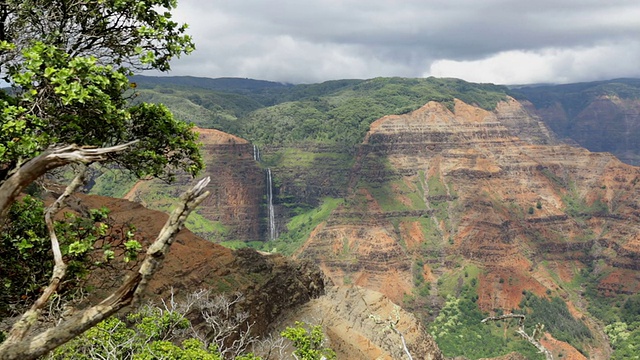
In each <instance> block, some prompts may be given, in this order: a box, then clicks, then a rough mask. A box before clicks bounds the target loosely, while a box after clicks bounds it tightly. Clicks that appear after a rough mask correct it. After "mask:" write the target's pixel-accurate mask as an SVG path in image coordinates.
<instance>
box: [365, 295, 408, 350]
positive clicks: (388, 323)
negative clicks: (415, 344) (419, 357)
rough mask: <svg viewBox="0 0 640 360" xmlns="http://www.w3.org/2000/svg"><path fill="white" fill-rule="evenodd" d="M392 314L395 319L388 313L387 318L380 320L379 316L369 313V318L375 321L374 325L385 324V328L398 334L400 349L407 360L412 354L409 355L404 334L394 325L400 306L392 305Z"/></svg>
mask: <svg viewBox="0 0 640 360" xmlns="http://www.w3.org/2000/svg"><path fill="white" fill-rule="evenodd" d="M393 315H394V317H395V319H392V318H391V315H389V317H388V318H387V320H382V319H380V316H378V315H374V314H370V315H369V318H370V319H372V320H373V321H374V322H375V323H376V325H386V327H385V330H391V331H393V332H394V333H396V335H398V336H400V340H401V341H402V350H403V351H404V353H405V354H406V355H407V358H408V359H409V360H413V356H411V353H410V352H409V348H408V347H407V342H406V340H405V339H404V334H403V333H402V332H401V331H400V330H398V328H397V326H396V325H398V323H399V322H400V307H399V306H398V305H395V306H394V308H393Z"/></svg>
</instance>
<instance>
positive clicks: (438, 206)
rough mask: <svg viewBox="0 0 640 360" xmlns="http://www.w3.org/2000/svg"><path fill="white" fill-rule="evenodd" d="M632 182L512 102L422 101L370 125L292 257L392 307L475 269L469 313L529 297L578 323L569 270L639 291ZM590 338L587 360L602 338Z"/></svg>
mask: <svg viewBox="0 0 640 360" xmlns="http://www.w3.org/2000/svg"><path fill="white" fill-rule="evenodd" d="M523 121H524V124H525V126H523V127H519V126H518V124H520V123H522V122H523ZM516 135H519V136H516ZM544 144H550V145H544ZM638 181H640V169H638V168H635V167H632V166H628V165H625V164H623V163H621V162H620V161H618V160H617V159H616V158H614V157H613V156H611V155H609V154H602V153H591V152H589V151H587V150H585V149H582V148H577V147H571V146H567V145H559V144H556V142H555V141H554V139H553V138H552V137H551V136H550V134H549V132H548V131H547V130H546V128H545V127H544V126H543V125H541V123H540V121H539V119H537V118H536V117H534V116H532V115H530V113H529V112H528V111H527V110H526V109H525V108H524V107H523V106H522V105H520V104H519V103H518V102H517V101H515V100H513V99H509V100H508V101H506V102H504V103H501V104H499V105H498V107H497V108H496V110H495V111H493V112H490V111H486V110H482V109H480V108H477V107H473V106H470V105H467V104H465V103H463V102H461V101H456V102H455V108H454V111H450V110H449V109H447V108H446V107H445V106H443V105H442V104H440V103H436V102H430V103H428V104H426V105H425V106H424V107H422V108H420V109H419V110H416V111H414V112H412V113H410V114H406V115H394V116H386V117H383V118H381V119H379V120H378V121H376V122H374V123H373V124H372V125H371V129H370V131H369V133H368V135H367V137H366V139H365V141H364V143H363V145H362V146H361V148H360V152H359V154H358V156H357V159H356V163H355V165H354V167H353V170H352V173H351V177H350V186H351V193H350V195H349V197H348V198H347V200H346V201H345V203H344V204H343V205H341V206H340V207H339V208H338V209H337V210H335V211H334V212H333V213H332V215H331V217H330V218H329V220H328V221H326V222H324V223H322V224H321V225H320V226H318V227H317V228H316V229H315V230H314V232H313V233H312V235H311V237H310V238H309V240H308V241H307V242H306V244H305V245H304V246H303V248H301V249H300V251H299V252H298V254H297V256H298V257H299V258H309V259H314V260H316V261H318V262H319V263H320V266H321V267H322V269H323V270H324V271H325V273H326V274H327V275H328V276H329V277H330V278H331V279H332V280H333V281H334V282H335V283H336V284H349V283H352V284H356V285H360V286H363V287H366V288H369V289H373V290H376V291H380V292H382V293H384V294H386V295H387V296H389V297H390V298H391V299H393V300H394V301H401V300H402V299H403V297H404V296H405V294H407V295H409V294H415V293H416V290H419V287H424V286H425V285H424V283H425V282H426V283H430V286H431V293H432V294H434V293H435V294H437V293H438V291H440V293H441V294H442V293H452V292H453V293H455V292H456V291H459V290H456V289H459V287H460V286H462V285H463V284H466V282H467V281H468V280H467V279H466V277H467V276H468V274H467V270H466V269H467V268H472V267H478V268H479V269H480V271H479V272H478V275H477V281H478V284H479V286H478V287H477V289H478V290H477V291H478V299H477V302H478V304H479V306H480V308H481V309H482V310H484V311H494V310H498V309H500V310H504V311H507V312H508V311H511V309H514V308H518V307H519V304H520V301H521V300H522V297H523V294H524V293H525V291H528V292H531V293H534V294H536V295H538V296H540V297H547V296H560V297H562V298H563V299H565V301H566V302H567V303H568V304H569V308H570V309H571V310H572V311H573V312H574V317H577V318H579V317H580V316H582V315H584V314H586V311H585V309H584V307H582V306H583V304H580V303H579V302H578V303H574V302H573V301H574V300H571V299H575V297H574V295H576V292H575V291H573V290H570V289H569V284H570V283H571V282H572V281H573V280H575V279H577V278H578V277H579V276H580V275H579V274H580V272H581V270H583V269H586V270H585V271H596V272H597V273H598V274H608V275H606V276H600V275H599V276H598V281H599V283H598V286H599V289H600V290H601V291H603V292H606V291H610V292H633V291H637V290H638V286H640V273H639V272H638V271H637V270H638V266H637V259H638V258H640V227H639V225H638V220H639V216H640V212H639V210H638V209H639V206H640V203H639V202H638V201H639V200H638V199H639V197H638V195H639V192H640V189H639V187H638V185H637V183H638ZM594 267H595V268H596V269H597V270H594ZM463 269H465V270H464V272H465V275H464V276H463V274H462V272H463ZM472 277H473V276H472ZM622 277H624V278H625V281H619V280H620V279H621V278H622ZM474 286H475V285H474ZM588 325H590V326H592V327H593V328H594V329H595V328H596V326H595V325H594V324H593V323H589V324H588ZM594 336H595V337H596V340H594V342H593V343H594V344H597V345H593V349H592V354H595V355H594V356H596V358H597V354H598V351H599V350H598V348H597V347H598V346H604V345H602V344H606V341H605V340H604V339H603V338H602V336H600V335H599V332H598V331H597V329H595V330H594ZM604 347H606V346H604Z"/></svg>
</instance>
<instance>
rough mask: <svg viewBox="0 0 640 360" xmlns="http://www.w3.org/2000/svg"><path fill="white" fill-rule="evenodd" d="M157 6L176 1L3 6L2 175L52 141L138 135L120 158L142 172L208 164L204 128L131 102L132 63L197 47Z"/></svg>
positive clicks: (158, 64)
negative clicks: (200, 135)
mask: <svg viewBox="0 0 640 360" xmlns="http://www.w3.org/2000/svg"><path fill="white" fill-rule="evenodd" d="M156 6H163V7H165V8H168V9H171V8H173V7H174V6H175V1H169V0H163V1H147V2H144V3H140V2H137V1H133V0H110V1H70V0H57V1H53V2H50V1H40V0H29V1H7V2H6V3H5V4H3V7H2V8H1V9H0V12H4V13H5V15H6V16H5V17H0V18H1V19H2V20H3V22H2V23H0V28H1V29H2V30H3V31H0V76H1V77H2V78H3V80H4V81H6V82H7V83H9V84H10V85H11V86H12V91H11V92H10V93H6V92H4V91H0V114H2V115H1V116H0V127H1V128H2V132H0V182H2V181H4V180H5V179H6V178H7V177H8V176H9V175H10V174H11V173H13V172H14V171H15V170H16V169H17V168H18V167H19V166H20V165H22V164H23V163H24V162H26V161H27V160H29V159H30V158H33V157H35V156H37V155H38V154H40V153H41V152H42V151H44V150H45V149H46V148H47V147H49V146H50V145H53V144H74V143H75V144H80V145H85V146H105V145H114V144H118V143H124V142H128V141H131V140H136V139H137V140H139V142H138V143H137V144H136V145H135V146H133V147H132V148H131V150H130V151H129V152H127V153H125V154H122V155H119V156H113V157H112V159H111V160H113V161H116V162H118V163H120V164H121V165H122V166H124V167H125V168H128V169H131V170H132V171H133V172H134V173H135V174H136V175H139V176H144V175H155V176H160V175H166V176H167V178H171V174H172V172H173V171H176V170H177V169H182V170H185V171H187V172H189V173H192V174H195V173H196V172H198V171H199V170H200V169H201V168H202V167H203V164H202V161H201V158H200V155H199V151H198V147H197V144H196V135H195V134H193V133H192V132H191V131H190V126H189V125H187V124H184V123H182V122H179V121H176V120H174V119H173V116H172V115H171V113H170V112H169V111H168V110H167V108H166V107H164V106H162V105H150V104H138V105H135V106H130V105H128V102H127V98H126V97H125V96H124V94H125V92H126V91H127V90H129V88H130V84H129V81H128V79H127V77H126V75H130V74H131V69H132V68H156V69H160V70H167V69H168V68H169V63H168V61H169V60H170V59H171V58H172V57H173V56H178V55H180V54H181V53H185V52H189V51H191V50H192V49H193V44H192V43H191V40H190V38H189V37H188V36H186V35H184V34H183V32H184V29H185V28H184V26H179V25H178V24H177V23H175V22H173V21H171V20H169V19H170V13H168V12H165V13H160V12H158V10H159V8H158V9H156Z"/></svg>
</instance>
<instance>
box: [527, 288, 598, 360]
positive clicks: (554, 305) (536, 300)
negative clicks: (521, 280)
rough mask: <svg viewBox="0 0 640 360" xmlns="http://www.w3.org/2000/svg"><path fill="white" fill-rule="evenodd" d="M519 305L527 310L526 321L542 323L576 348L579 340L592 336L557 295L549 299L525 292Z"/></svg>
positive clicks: (554, 334)
mask: <svg viewBox="0 0 640 360" xmlns="http://www.w3.org/2000/svg"><path fill="white" fill-rule="evenodd" d="M520 307H521V308H523V309H525V311H527V312H529V314H528V319H527V320H528V321H530V322H531V323H533V324H537V323H540V324H544V325H545V326H546V328H547V329H548V331H549V332H550V333H551V334H553V337H555V338H556V339H558V340H561V341H565V342H567V343H569V344H571V345H573V346H574V347H575V348H577V349H580V348H581V347H580V343H581V342H583V341H585V340H589V339H591V337H592V336H591V331H589V328H587V326H586V325H585V324H584V323H583V322H581V321H579V320H577V319H575V318H574V317H573V316H572V315H571V313H570V312H569V309H568V308H567V304H566V303H565V302H564V301H563V300H562V299H561V298H559V297H553V298H551V300H549V299H546V298H540V297H537V296H536V295H534V294H533V293H530V292H526V293H525V296H524V298H523V299H522V302H521V304H520Z"/></svg>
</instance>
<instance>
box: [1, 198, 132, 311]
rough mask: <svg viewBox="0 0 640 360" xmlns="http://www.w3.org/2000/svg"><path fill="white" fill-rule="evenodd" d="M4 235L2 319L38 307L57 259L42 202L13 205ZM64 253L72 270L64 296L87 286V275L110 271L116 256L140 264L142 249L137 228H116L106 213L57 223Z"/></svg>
mask: <svg viewBox="0 0 640 360" xmlns="http://www.w3.org/2000/svg"><path fill="white" fill-rule="evenodd" d="M9 219H11V221H9V222H7V223H6V224H5V225H4V227H3V231H2V233H1V234H0V241H1V244H2V246H0V259H1V261H0V283H1V284H2V287H1V288H0V304H3V307H1V308H0V315H8V314H9V313H13V312H15V311H20V310H21V308H22V307H23V306H24V305H25V304H27V303H30V302H31V301H33V299H34V298H35V297H37V296H38V295H39V292H40V289H41V288H42V287H44V286H45V285H46V284H47V283H48V281H49V277H50V276H51V271H52V268H53V259H52V257H51V248H50V246H49V241H50V240H49V234H48V231H47V228H46V226H45V222H44V206H43V203H42V201H41V200H38V199H36V198H33V197H31V196H29V195H26V196H24V197H23V198H22V199H21V200H20V201H17V202H16V203H14V204H13V206H12V208H11V210H10V213H9ZM55 229H56V234H57V236H58V239H59V241H60V250H61V251H62V255H63V257H64V260H65V262H66V263H67V264H68V269H67V282H66V284H65V286H64V287H63V288H62V289H60V292H61V293H62V294H65V293H66V292H68V291H70V290H72V289H73V288H74V287H75V286H77V285H78V284H80V283H81V281H82V279H84V277H85V276H86V274H87V272H89V271H90V270H92V269H94V268H96V267H104V266H107V265H108V264H109V263H110V262H111V261H112V260H113V259H114V256H115V254H116V252H117V253H118V254H121V255H120V256H121V259H123V260H124V261H125V262H129V261H132V260H136V259H137V255H138V253H139V252H140V250H141V245H140V243H139V242H138V239H137V238H136V235H135V228H134V227H133V226H124V227H122V228H117V229H115V228H113V224H112V221H111V219H110V218H109V210H108V209H106V208H101V209H91V210H89V211H88V212H87V213H85V214H83V215H76V214H72V213H66V214H65V217H64V219H63V220H62V221H56V222H55Z"/></svg>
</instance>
